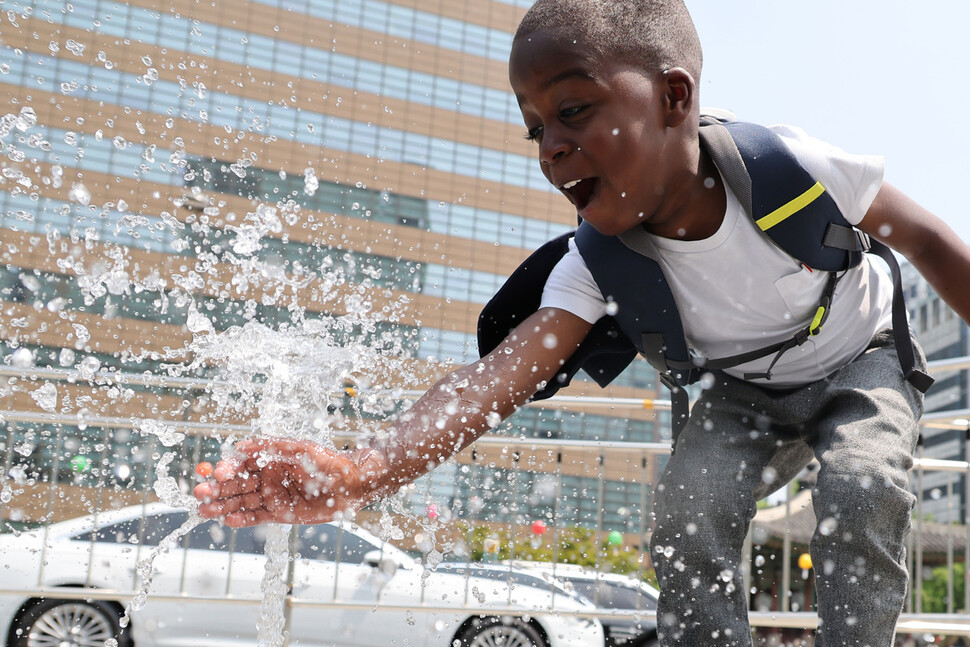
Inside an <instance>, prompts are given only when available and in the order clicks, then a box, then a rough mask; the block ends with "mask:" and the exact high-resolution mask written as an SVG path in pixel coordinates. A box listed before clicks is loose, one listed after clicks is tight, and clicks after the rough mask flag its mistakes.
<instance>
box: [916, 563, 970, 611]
mask: <svg viewBox="0 0 970 647" xmlns="http://www.w3.org/2000/svg"><path fill="white" fill-rule="evenodd" d="M947 573H948V569H947V567H946V566H937V567H936V568H934V569H933V570H932V571H930V578H929V579H924V580H923V613H946V595H947ZM963 574H964V564H963V563H962V562H957V563H955V564H954V565H953V571H952V572H951V573H949V577H951V578H953V610H954V612H959V611H963V610H964V609H963V606H964V605H963V601H964V591H965V590H966V589H965V582H964V576H963Z"/></svg>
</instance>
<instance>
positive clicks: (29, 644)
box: [10, 600, 132, 647]
mask: <svg viewBox="0 0 970 647" xmlns="http://www.w3.org/2000/svg"><path fill="white" fill-rule="evenodd" d="M118 621H119V614H118V613H117V612H116V611H115V610H114V609H113V608H112V607H111V606H109V605H107V604H105V603H104V602H98V601H93V600H92V601H87V602H85V601H82V600H44V601H41V602H38V603H36V604H33V605H31V606H29V607H27V608H26V609H24V610H23V611H22V612H21V613H20V614H19V615H18V617H17V618H16V619H15V620H14V629H13V632H11V636H12V638H13V640H12V641H11V642H10V645H11V646H12V647H57V646H58V645H78V646H80V647H88V646H90V647H102V646H103V645H104V644H105V641H107V640H109V639H114V640H116V641H117V645H118V647H131V644H132V643H131V639H130V638H129V637H128V634H127V632H125V633H124V634H122V633H121V626H120V625H119V622H118Z"/></svg>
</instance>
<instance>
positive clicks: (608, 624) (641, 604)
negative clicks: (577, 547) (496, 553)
mask: <svg viewBox="0 0 970 647" xmlns="http://www.w3.org/2000/svg"><path fill="white" fill-rule="evenodd" d="M514 566H515V567H516V568H518V569H520V570H525V571H528V572H536V573H539V574H541V575H542V577H543V578H545V579H547V580H549V579H553V580H555V581H556V582H557V583H559V584H561V585H562V586H563V588H565V589H566V590H567V591H569V592H574V593H577V594H579V595H581V596H583V597H585V598H586V599H587V600H589V601H591V602H592V603H593V604H594V605H595V606H596V607H597V608H599V609H617V610H623V611H633V612H634V614H633V617H604V618H601V621H602V623H603V631H604V633H605V634H606V647H657V646H658V645H659V644H660V640H659V638H658V637H657V622H656V620H655V619H654V618H655V617H656V613H657V600H658V598H659V597H660V591H658V590H657V589H655V588H654V587H652V586H650V585H649V584H647V583H646V582H644V581H642V580H640V579H638V578H636V577H633V576H632V575H623V574H620V573H604V572H602V571H596V570H594V569H591V568H588V567H584V566H577V565H576V564H551V563H549V562H526V561H517V562H515V563H514ZM640 612H643V615H644V617H639V613H640Z"/></svg>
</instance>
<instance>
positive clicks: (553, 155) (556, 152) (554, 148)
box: [539, 131, 571, 164]
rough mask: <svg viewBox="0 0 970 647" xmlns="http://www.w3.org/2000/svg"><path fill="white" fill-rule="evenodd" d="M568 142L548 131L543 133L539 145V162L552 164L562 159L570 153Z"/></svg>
mask: <svg viewBox="0 0 970 647" xmlns="http://www.w3.org/2000/svg"><path fill="white" fill-rule="evenodd" d="M570 148H571V146H570V144H569V142H568V141H567V140H566V139H564V138H562V137H558V136H556V135H555V134H554V133H550V132H548V131H546V132H544V133H543V137H542V143H541V144H540V145H539V161H540V162H543V163H545V164H552V163H553V162H556V161H558V160H559V159H560V158H562V157H564V156H565V155H566V154H567V153H568V152H569V151H570Z"/></svg>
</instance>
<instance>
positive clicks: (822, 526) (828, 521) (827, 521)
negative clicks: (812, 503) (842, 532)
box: [818, 517, 839, 537]
mask: <svg viewBox="0 0 970 647" xmlns="http://www.w3.org/2000/svg"><path fill="white" fill-rule="evenodd" d="M838 527H839V522H838V521H836V519H835V517H826V518H824V519H822V521H821V522H819V524H818V532H819V534H820V535H822V536H824V537H828V536H830V535H832V534H833V533H835V530H836V529H837V528H838Z"/></svg>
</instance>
